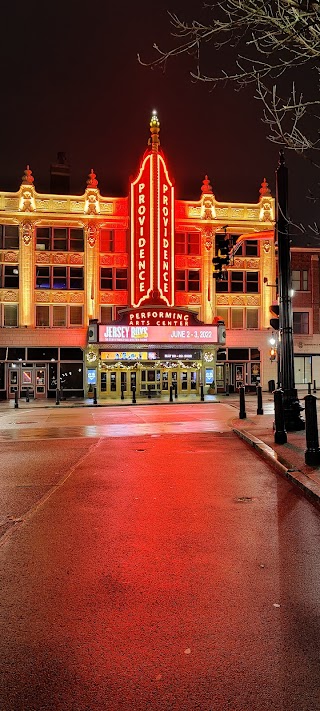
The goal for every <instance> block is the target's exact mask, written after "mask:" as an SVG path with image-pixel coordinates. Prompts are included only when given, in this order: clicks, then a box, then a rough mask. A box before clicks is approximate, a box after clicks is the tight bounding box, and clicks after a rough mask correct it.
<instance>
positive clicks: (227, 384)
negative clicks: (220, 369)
mask: <svg viewBox="0 0 320 711" xmlns="http://www.w3.org/2000/svg"><path fill="white" fill-rule="evenodd" d="M226 395H230V392H229V381H228V380H227V381H226Z"/></svg>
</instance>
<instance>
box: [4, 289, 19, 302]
mask: <svg viewBox="0 0 320 711" xmlns="http://www.w3.org/2000/svg"><path fill="white" fill-rule="evenodd" d="M0 293H1V292H0ZM1 300H2V301H6V302H7V301H10V302H12V301H14V302H17V301H19V293H18V290H17V291H12V290H10V291H3V292H2V296H1Z"/></svg>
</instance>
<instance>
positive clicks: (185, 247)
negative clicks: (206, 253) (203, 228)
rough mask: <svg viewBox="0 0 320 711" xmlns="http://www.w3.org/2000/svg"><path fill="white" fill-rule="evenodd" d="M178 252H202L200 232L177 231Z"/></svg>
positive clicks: (176, 248)
mask: <svg viewBox="0 0 320 711" xmlns="http://www.w3.org/2000/svg"><path fill="white" fill-rule="evenodd" d="M175 253H176V254H201V249H200V233H199V232H186V233H185V232H177V233H176V235H175Z"/></svg>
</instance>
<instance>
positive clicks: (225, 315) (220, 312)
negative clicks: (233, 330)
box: [217, 306, 229, 328]
mask: <svg viewBox="0 0 320 711" xmlns="http://www.w3.org/2000/svg"><path fill="white" fill-rule="evenodd" d="M217 316H219V318H222V320H223V321H224V323H225V327H226V328H229V309H228V308H226V307H225V306H224V307H222V306H217Z"/></svg>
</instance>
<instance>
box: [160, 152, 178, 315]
mask: <svg viewBox="0 0 320 711" xmlns="http://www.w3.org/2000/svg"><path fill="white" fill-rule="evenodd" d="M157 161H158V163H157V175H158V186H157V188H158V201H157V202H158V272H157V274H158V285H157V286H158V289H159V292H160V294H161V296H162V297H163V299H164V300H165V301H166V303H167V304H168V306H172V305H173V303H174V286H173V276H174V252H173V248H174V213H173V209H174V188H173V185H172V183H171V181H170V178H169V175H168V171H167V168H166V164H165V162H164V160H163V158H162V156H160V155H158V156H157Z"/></svg>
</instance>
